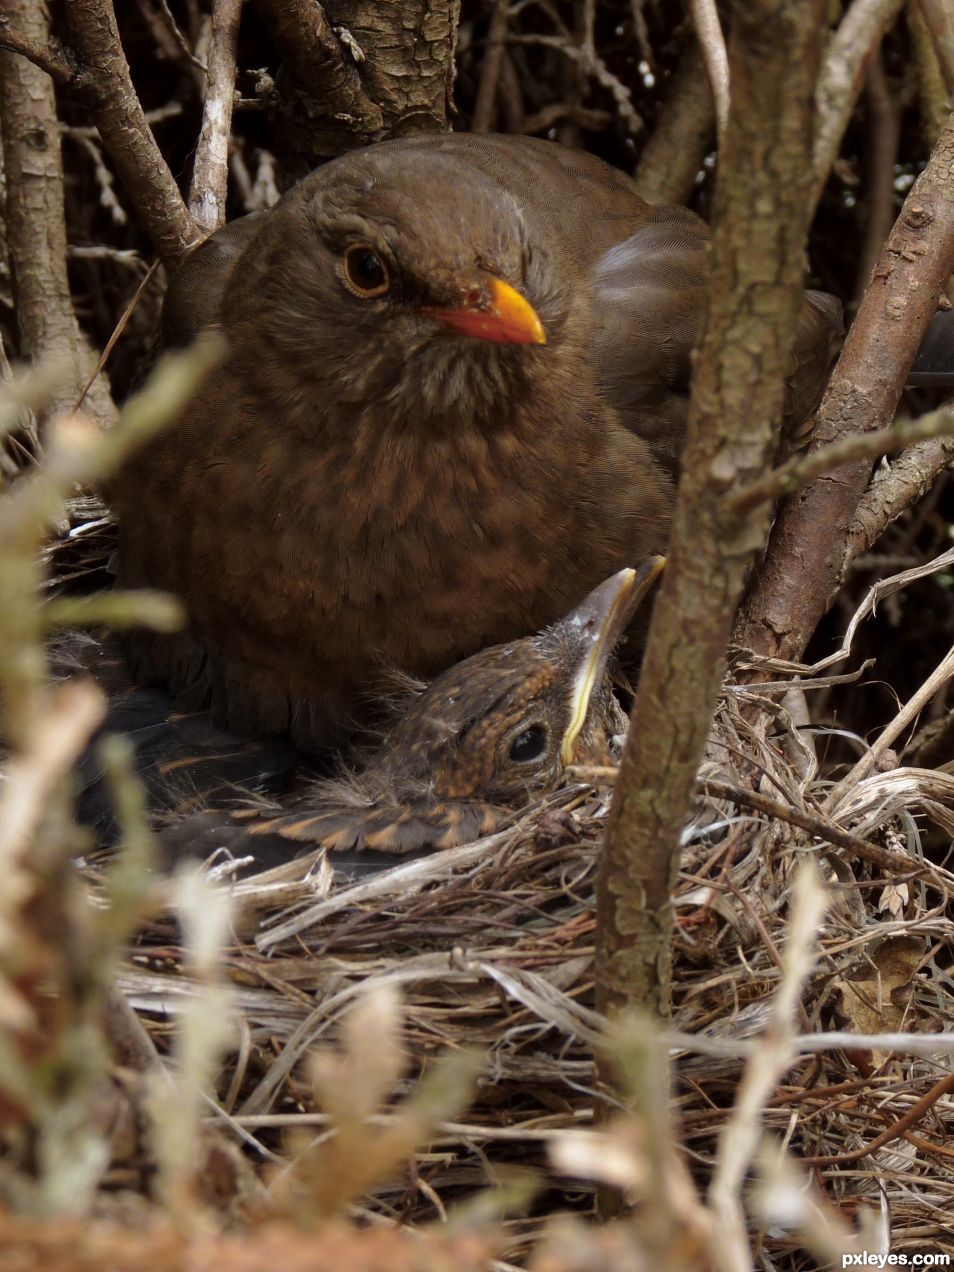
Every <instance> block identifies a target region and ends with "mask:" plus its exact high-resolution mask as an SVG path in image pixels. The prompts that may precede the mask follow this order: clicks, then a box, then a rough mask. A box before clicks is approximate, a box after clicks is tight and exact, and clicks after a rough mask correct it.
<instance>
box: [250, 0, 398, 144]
mask: <svg viewBox="0 0 954 1272" xmlns="http://www.w3.org/2000/svg"><path fill="white" fill-rule="evenodd" d="M257 3H258V9H259V11H260V13H261V15H262V17H263V18H264V19H265V22H266V23H267V25H268V27H269V30H270V31H271V33H272V37H273V39H274V40H275V43H276V45H277V46H278V50H279V52H280V53H281V55H282V64H283V67H284V70H285V71H286V73H287V75H288V77H289V79H290V80H291V81H292V83H293V84H294V86H295V88H296V89H298V90H300V91H301V92H302V93H304V94H307V96H308V98H309V99H310V103H311V104H312V107H313V109H314V111H315V112H316V113H317V114H319V115H323V116H327V117H328V118H329V119H333V118H334V116H335V115H341V116H343V117H344V118H343V119H342V121H341V123H345V124H346V125H347V128H348V130H349V132H351V133H353V134H354V137H355V141H353V142H352V144H360V143H359V140H358V139H364V140H367V141H370V140H372V139H373V138H374V136H376V135H377V134H378V133H379V132H380V131H381V130H382V129H383V128H384V114H383V112H382V111H381V108H380V107H379V106H376V105H375V104H374V102H372V101H371V99H370V97H369V96H368V94H367V93H366V92H365V90H364V87H363V85H362V83H361V77H360V75H359V74H358V68H357V65H356V63H355V59H354V56H353V54H351V53H348V52H346V51H345V50H344V49H343V48H342V46H341V43H340V41H339V39H338V37H337V35H336V34H335V32H334V30H333V29H332V26H331V23H330V22H329V21H328V18H327V16H326V14H325V7H324V6H322V5H320V4H316V3H315V2H314V0H257ZM339 129H340V124H339Z"/></svg>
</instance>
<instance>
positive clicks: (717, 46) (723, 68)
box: [689, 0, 729, 137]
mask: <svg viewBox="0 0 954 1272" xmlns="http://www.w3.org/2000/svg"><path fill="white" fill-rule="evenodd" d="M689 12H690V14H691V15H692V25H693V26H694V27H695V31H696V39H697V40H698V41H699V47H700V48H701V49H702V59H703V61H704V62H705V67H706V73H707V74H708V76H709V85H710V87H711V89H712V100H713V102H714V103H715V117H716V128H717V130H718V133H719V136H720V137H722V135H723V134H724V133H725V126H726V122H727V121H728V118H729V58H728V54H727V53H726V51H725V38H724V36H723V34H722V27H721V26H720V25H719V12H718V10H717V9H716V6H715V3H714V0H689Z"/></svg>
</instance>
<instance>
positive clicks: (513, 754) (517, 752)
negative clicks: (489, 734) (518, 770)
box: [510, 724, 547, 764]
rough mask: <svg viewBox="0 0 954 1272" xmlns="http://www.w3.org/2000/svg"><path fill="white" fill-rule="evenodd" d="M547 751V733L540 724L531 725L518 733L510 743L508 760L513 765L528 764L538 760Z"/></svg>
mask: <svg viewBox="0 0 954 1272" xmlns="http://www.w3.org/2000/svg"><path fill="white" fill-rule="evenodd" d="M546 749H547V731H546V729H545V728H544V727H543V725H542V724H531V725H530V727H529V729H524V730H523V732H522V733H518V734H517V736H516V737H515V738H514V740H513V741H512V742H511V743H510V758H511V760H513V762H514V764H529V763H531V761H533V760H539V758H540V756H541V755H542V754H543V753H544V751H545V750H546Z"/></svg>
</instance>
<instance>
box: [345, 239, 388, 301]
mask: <svg viewBox="0 0 954 1272" xmlns="http://www.w3.org/2000/svg"><path fill="white" fill-rule="evenodd" d="M344 275H345V282H346V283H347V284H348V286H349V287H350V288H351V290H352V291H353V292H354V293H355V295H357V296H363V297H367V298H371V297H373V296H383V295H384V294H385V292H386V291H387V290H388V288H389V287H390V286H391V279H390V277H389V276H388V271H387V266H386V265H385V264H384V261H382V260H381V257H380V256H379V255H378V254H377V252H375V251H374V250H373V248H370V247H368V245H367V243H352V245H351V246H350V247H349V248H348V249H347V251H346V252H345V254H344Z"/></svg>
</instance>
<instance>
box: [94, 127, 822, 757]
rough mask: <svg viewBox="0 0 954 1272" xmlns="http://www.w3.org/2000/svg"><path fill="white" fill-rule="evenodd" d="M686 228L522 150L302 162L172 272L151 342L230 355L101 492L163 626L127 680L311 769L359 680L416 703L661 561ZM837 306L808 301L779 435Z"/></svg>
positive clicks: (691, 298)
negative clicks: (209, 333)
mask: <svg viewBox="0 0 954 1272" xmlns="http://www.w3.org/2000/svg"><path fill="white" fill-rule="evenodd" d="M706 244H707V230H706V227H705V226H704V224H703V223H702V222H701V221H700V220H699V219H698V218H697V217H696V216H695V215H693V214H692V213H691V212H689V211H687V210H685V209H683V208H677V207H652V206H650V205H649V204H647V203H645V202H644V201H643V199H641V198H640V197H639V195H638V194H637V193H636V189H635V186H634V185H633V182H632V181H631V180H630V179H629V178H628V177H627V176H625V175H624V174H623V173H621V172H618V171H616V170H615V169H613V168H610V167H608V166H607V165H606V164H604V163H603V162H602V161H600V160H599V159H597V158H595V157H593V156H592V155H588V154H585V153H583V152H580V151H574V150H568V149H565V148H563V147H561V146H558V145H556V144H553V143H549V142H545V141H539V140H534V139H530V138H523V137H493V136H489V137H488V136H480V137H477V136H467V135H442V136H426V137H412V138H405V139H401V140H397V141H390V142H384V143H381V144H379V145H375V146H371V147H368V148H367V149H364V150H360V151H356V152H353V153H351V154H348V155H345V156H343V157H342V158H340V159H337V160H334V161H333V162H331V163H328V164H326V165H325V166H324V167H323V168H321V169H320V170H319V171H317V172H314V173H312V174H311V175H310V176H308V177H307V178H305V180H304V181H302V182H301V183H300V184H299V185H297V186H296V187H294V189H292V190H291V191H289V193H288V194H286V195H285V197H284V198H283V199H282V200H281V201H280V202H279V203H278V204H277V206H276V207H274V208H273V209H271V210H270V211H268V212H264V213H255V214H254V215H252V216H250V217H246V218H245V219H244V220H241V221H238V222H235V223H234V224H232V225H230V226H228V227H226V228H225V229H224V230H222V231H220V232H219V233H217V234H214V235H213V236H212V238H211V239H209V240H208V241H207V242H206V243H205V244H204V245H203V246H202V247H200V248H199V249H198V250H197V251H196V252H195V253H194V254H193V255H192V256H191V257H190V258H189V260H188V261H187V262H186V264H185V265H183V266H182V268H181V269H180V270H179V272H178V273H177V274H176V276H175V277H174V279H173V281H172V284H171V286H170V289H169V293H168V296H167V300H166V305H165V312H164V331H165V338H166V341H167V343H170V344H176V343H182V342H184V341H186V340H188V339H190V338H191V336H192V335H193V334H194V333H195V332H197V331H199V330H201V329H202V328H206V327H215V328H218V329H219V330H220V331H222V332H223V333H224V335H225V336H226V338H227V343H228V348H229V355H228V358H227V361H226V362H225V363H224V365H222V366H221V367H220V368H219V369H218V370H217V371H215V372H214V373H213V374H212V375H211V377H210V378H209V380H208V382H207V383H206V385H205V386H204V388H203V389H201V390H200V392H199V393H198V395H197V397H196V398H195V400H194V401H193V403H192V405H191V406H190V407H189V408H188V409H187V411H186V412H185V415H184V417H183V418H182V420H181V421H180V422H179V424H178V425H177V426H175V427H173V428H171V429H169V430H168V431H166V432H164V433H163V434H162V435H161V436H160V437H158V438H157V439H156V440H155V441H153V442H152V443H151V444H150V445H148V446H147V447H146V448H145V449H144V450H143V451H142V452H141V453H140V454H138V455H137V456H136V457H135V458H134V459H133V461H132V462H131V463H130V464H129V465H128V466H127V468H126V469H125V470H124V471H123V473H122V474H121V475H120V477H119V479H118V480H117V482H116V483H115V486H114V488H113V490H112V492H111V493H112V500H113V503H114V506H115V508H116V510H117V512H118V515H119V520H120V558H119V559H120V582H121V583H122V584H127V585H130V586H140V585H149V586H158V587H163V588H166V589H168V590H170V591H172V592H175V593H177V594H178V595H179V596H181V597H182V598H183V600H184V601H185V603H186V606H187V609H188V612H189V615H190V627H189V629H188V631H187V632H186V633H185V634H182V635H177V636H158V635H151V634H147V633H138V634H136V635H134V636H133V637H131V654H132V659H133V670H134V672H135V674H136V675H138V676H140V677H143V678H145V679H147V680H148V681H150V682H153V683H157V682H158V683H162V684H165V685H168V686H171V688H172V689H173V691H174V692H175V693H176V694H178V695H179V700H180V702H182V703H183V705H194V704H198V703H204V702H207V701H211V704H212V710H213V714H214V717H215V719H216V720H217V721H218V722H219V723H221V724H223V725H225V726H227V727H229V728H230V729H233V730H238V731H243V732H259V733H270V732H278V731H283V730H286V729H287V730H290V731H291V734H292V736H293V738H294V739H295V741H296V742H297V743H298V744H299V745H301V746H302V747H304V748H305V749H309V750H321V749H323V748H326V747H328V746H330V745H333V744H335V743H336V742H338V741H340V739H341V738H342V736H343V735H346V734H348V733H349V732H351V731H352V729H353V727H354V725H355V723H356V721H357V720H359V719H360V718H361V716H362V714H363V712H364V703H363V696H364V694H365V692H366V691H367V690H368V689H369V687H370V689H371V690H372V691H373V688H374V684H373V682H374V679H375V669H376V668H397V669H399V670H401V671H403V672H405V673H407V674H408V675H412V676H419V677H424V678H430V677H432V676H434V675H436V674H437V673H439V672H440V671H442V670H444V669H445V668H446V667H448V666H450V665H451V664H452V663H454V662H455V661H456V660H458V659H460V658H462V657H465V656H467V655H469V654H472V653H474V652H476V651H477V650H479V649H481V648H484V647H486V646H488V645H491V644H495V643H499V642H501V641H506V640H510V639H513V638H515V637H518V636H520V635H521V634H522V633H524V632H527V631H534V630H536V629H538V628H540V627H541V626H543V625H545V624H546V623H550V622H553V621H555V620H556V619H557V618H559V616H560V615H561V614H563V613H566V611H567V610H568V609H569V608H570V607H571V606H572V605H575V604H577V603H578V602H579V601H580V599H581V598H582V597H583V596H585V595H586V593H587V592H588V591H589V590H590V589H591V588H593V587H594V586H595V585H596V584H597V583H598V582H599V580H600V579H604V578H606V577H607V576H608V575H609V574H611V573H612V572H613V571H614V570H618V569H619V568H620V567H622V566H624V565H625V564H626V563H627V562H628V561H632V560H639V559H642V558H643V557H645V556H646V555H648V554H650V553H652V552H658V551H661V550H663V549H664V548H665V545H666V541H667V537H668V527H669V519H670V513H671V509H672V504H673V498H674V472H675V466H676V461H677V459H678V455H679V452H680V448H681V445H682V439H683V430H684V424H685V418H686V406H687V390H688V383H689V372H690V355H691V351H692V348H693V346H694V344H695V343H696V341H697V338H698V336H699V333H700V328H701V322H702V316H703V308H704V303H705V286H704V283H705V256H706ZM839 331H840V306H839V305H838V302H837V301H835V300H834V299H833V298H831V297H826V296H823V295H820V294H819V293H809V295H808V297H807V299H806V302H805V308H804V310H803V313H802V318H801V321H800V323H799V326H798V331H797V333H796V338H795V351H794V354H793V361H792V376H791V380H790V383H789V401H788V408H789V414H790V416H791V417H792V418H793V419H804V418H805V417H806V416H807V415H808V414H809V413H810V411H811V410H812V408H813V407H814V405H815V404H816V402H817V400H818V398H819V396H820V393H821V391H822V388H823V385H824V382H825V379H826V375H827V372H828V368H829V365H830V363H831V361H832V357H833V355H834V352H835V349H836V346H837V342H838V336H839Z"/></svg>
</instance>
